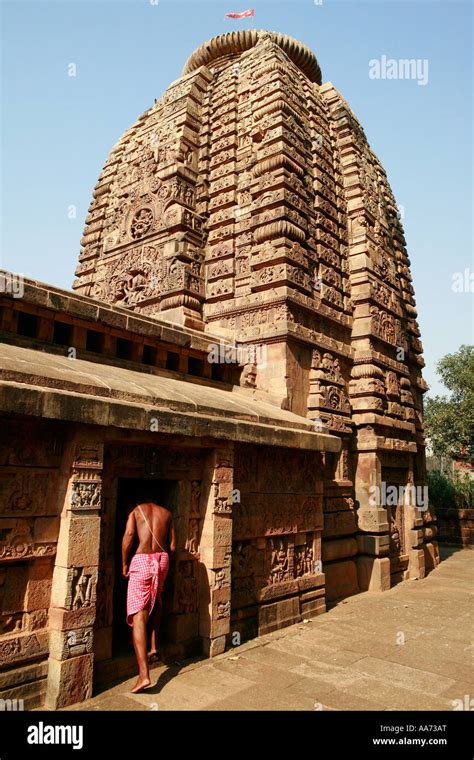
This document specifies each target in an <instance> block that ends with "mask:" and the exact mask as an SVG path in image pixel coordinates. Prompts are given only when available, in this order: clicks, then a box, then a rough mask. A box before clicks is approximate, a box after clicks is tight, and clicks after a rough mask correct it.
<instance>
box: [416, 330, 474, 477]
mask: <svg viewBox="0 0 474 760" xmlns="http://www.w3.org/2000/svg"><path fill="white" fill-rule="evenodd" d="M436 369H437V372H438V374H439V375H440V377H441V380H442V381H443V383H444V385H445V386H446V388H447V389H448V390H449V391H450V395H449V396H435V397H434V398H428V399H427V400H426V403H425V416H424V419H425V427H426V432H427V436H428V439H429V443H430V445H431V448H432V450H433V453H434V454H435V455H436V456H443V455H444V456H446V455H447V456H450V457H453V458H456V459H467V460H469V461H471V462H472V461H473V459H474V346H465V345H463V346H461V347H460V348H459V349H458V351H456V352H455V353H454V354H446V356H444V357H443V358H442V359H441V361H440V362H439V363H438V365H437V368H436Z"/></svg>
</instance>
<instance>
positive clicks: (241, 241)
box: [74, 30, 437, 592]
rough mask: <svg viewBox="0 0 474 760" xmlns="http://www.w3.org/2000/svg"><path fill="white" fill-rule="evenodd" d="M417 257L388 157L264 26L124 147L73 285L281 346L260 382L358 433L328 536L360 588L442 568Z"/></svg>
mask: <svg viewBox="0 0 474 760" xmlns="http://www.w3.org/2000/svg"><path fill="white" fill-rule="evenodd" d="M409 265H410V262H409V259H408V255H407V251H406V247H405V238H404V235H403V229H402V226H401V223H400V218H399V214H398V210H397V206H396V203H395V200H394V198H393V195H392V192H391V190H390V187H389V184H388V182H387V178H386V175H385V172H384V170H383V167H382V166H381V165H380V162H379V161H378V160H377V158H376V156H375V155H374V154H373V152H372V151H371V149H370V147H369V144H368V142H367V139H366V137H365V134H364V131H363V129H362V127H361V126H360V124H359V123H358V121H357V119H356V117H355V116H354V114H353V113H352V111H351V109H350V107H349V106H348V105H347V103H346V101H345V100H344V99H343V97H342V96H341V95H340V94H339V93H338V92H337V90H336V89H335V88H334V87H333V86H332V85H331V84H330V83H328V84H322V83H321V71H320V68H319V65H318V62H317V60H316V58H315V56H314V54H313V53H312V52H311V51H310V50H309V49H308V48H307V47H306V46H304V45H302V44H301V43H299V42H297V41H296V40H293V39H292V38H290V37H288V36H286V35H283V34H278V33H275V32H267V31H255V30H249V31H241V32H233V33H229V34H224V35H220V36H218V37H215V38H213V39H212V40H209V41H208V42H206V43H205V44H203V45H202V46H201V47H199V48H198V49H197V50H196V51H195V52H194V53H193V55H192V56H191V57H190V58H189V60H188V61H187V63H186V65H185V67H184V69H183V73H182V76H181V77H180V79H178V80H177V81H175V82H173V83H172V84H171V85H170V86H169V88H168V89H167V90H166V92H165V93H164V95H163V96H162V97H161V98H159V99H158V100H157V101H156V102H155V103H154V105H153V106H152V107H151V108H150V109H149V110H147V111H146V112H145V113H143V114H142V115H141V116H140V117H139V118H138V120H137V121H136V122H135V124H133V125H132V127H130V129H128V130H127V131H126V132H125V134H124V135H123V137H122V138H121V139H120V140H119V142H118V143H117V145H115V147H114V148H113V149H112V151H111V153H110V156H109V158H108V160H107V161H106V163H105V165H104V169H103V171H102V173H101V175H100V177H99V181H98V183H97V185H96V187H95V190H94V196H93V201H92V203H91V205H90V207H89V214H88V216H87V220H86V229H85V232H84V237H83V239H82V250H81V253H80V257H79V265H78V268H77V270H76V275H77V279H76V280H75V282H74V288H75V289H76V290H77V291H78V292H79V293H81V294H83V295H86V296H91V297H94V298H97V299H99V300H102V301H106V302H108V303H110V304H113V305H118V306H125V307H127V308H129V309H133V310H135V311H137V312H140V313H142V314H144V315H148V316H155V317H159V318H160V319H166V320H169V321H171V322H175V323H179V324H182V325H184V326H185V327H191V328H194V329H197V330H200V331H202V332H203V333H206V331H209V332H211V333H212V334H213V335H214V336H215V335H221V336H222V337H223V338H225V339H230V340H232V341H235V342H236V343H238V344H241V345H247V346H250V347H252V349H255V347H258V348H259V349H263V348H264V352H263V351H261V352H260V356H264V357H265V358H264V361H260V362H257V366H256V367H247V375H246V376H247V377H250V378H251V380H250V382H249V384H250V385H251V386H253V387H254V388H255V389H256V390H257V391H258V390H262V391H266V392H267V393H269V394H271V396H272V398H273V399H274V400H275V401H276V402H277V403H278V404H279V405H280V406H281V407H283V408H286V409H289V410H291V411H293V412H295V413H296V414H299V415H303V416H306V417H309V418H310V419H313V420H314V421H315V426H316V427H317V429H319V430H322V431H325V430H329V431H330V432H331V433H334V434H336V435H338V436H340V437H341V439H342V452H341V454H340V456H339V458H338V459H336V457H335V456H334V455H327V456H326V458H325V479H326V487H325V512H326V517H325V526H326V527H325V531H326V539H327V547H329V549H328V550H327V552H328V553H327V557H329V558H328V563H331V564H328V568H331V570H332V572H333V575H334V577H335V578H338V577H339V576H341V577H343V578H344V579H347V578H348V577H350V582H349V583H348V589H349V592H353V591H355V590H358V589H360V590H363V589H366V588H373V589H384V588H388V587H389V586H390V585H391V583H393V582H395V581H396V580H398V579H400V578H405V577H422V575H423V574H424V572H425V565H428V566H433V565H434V564H436V562H437V549H436V544H435V543H434V542H433V541H432V538H433V536H434V535H435V528H434V526H433V524H432V516H431V515H430V513H429V511H428V510H427V509H425V507H426V506H427V505H425V504H422V503H421V504H420V502H419V500H418V501H417V493H418V494H419V493H421V491H420V490H418V491H417V490H416V489H415V488H409V487H412V486H413V487H415V486H418V487H421V486H423V485H424V483H425V465H424V439H423V428H422V394H423V392H424V391H425V390H426V385H425V383H424V381H423V379H422V376H421V368H422V366H423V359H422V357H421V354H422V346H421V343H420V340H419V335H420V333H419V329H418V325H417V322H416V316H417V312H416V308H415V301H414V297H413V286H412V284H411V276H410V270H409ZM393 486H395V487H396V488H398V490H399V491H400V494H402V495H401V496H400V498H399V499H398V500H395V502H394V503H387V500H386V498H385V496H384V494H387V488H389V487H393ZM400 487H402V488H400ZM403 489H405V490H403ZM339 514H341V515H343V518H344V519H342V518H341V519H340V520H339V521H338V520H337V519H335V515H339ZM342 523H344V525H345V526H346V527H345V528H343V529H342V532H341V528H340V526H341V524H342ZM331 526H332V527H331ZM337 526H339V527H337ZM323 535H324V534H323ZM356 555H357V557H356ZM323 558H324V551H323ZM335 586H337V588H340V584H339V583H338V582H336V581H335Z"/></svg>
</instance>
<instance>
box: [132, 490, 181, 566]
mask: <svg viewBox="0 0 474 760" xmlns="http://www.w3.org/2000/svg"><path fill="white" fill-rule="evenodd" d="M140 509H141V510H142V512H143V514H144V515H145V518H146V520H147V521H148V525H147V523H146V520H145V519H144V517H143V516H142V513H141V511H140ZM133 514H134V517H135V522H136V526H137V534H138V540H139V542H140V543H139V545H138V548H137V551H136V554H151V553H153V552H160V551H167V552H169V551H170V547H169V544H170V543H171V539H172V536H170V532H171V531H170V528H171V525H172V520H171V512H170V511H169V509H166V507H161V506H159V504H154V503H153V502H146V503H144V504H138V505H137V506H136V507H135V509H134V510H133ZM150 528H151V532H152V533H153V535H152V533H151V532H150Z"/></svg>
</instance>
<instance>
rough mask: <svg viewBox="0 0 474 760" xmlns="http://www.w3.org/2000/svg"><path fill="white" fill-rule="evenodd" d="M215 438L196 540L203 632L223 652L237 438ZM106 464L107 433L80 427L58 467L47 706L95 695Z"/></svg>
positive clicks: (211, 649) (210, 646)
mask: <svg viewBox="0 0 474 760" xmlns="http://www.w3.org/2000/svg"><path fill="white" fill-rule="evenodd" d="M209 443H210V442H208V446H209ZM212 444H214V445H213V446H212V448H209V449H208V455H207V458H206V462H205V466H204V471H203V477H202V488H201V499H200V522H201V526H200V538H199V547H198V559H199V570H200V573H199V578H198V594H199V596H198V602H199V603H198V611H199V635H200V637H201V640H202V647H203V651H204V653H205V654H207V655H208V656H210V657H212V656H215V655H217V654H220V653H221V652H223V651H224V649H225V646H226V637H227V635H228V633H229V630H230V610H231V601H230V594H231V578H230V572H231V551H232V489H233V443H230V442H223V443H222V444H221V443H220V442H212V443H211V445H212ZM145 445H146V444H145ZM155 445H156V444H155ZM103 468H104V441H103V432H101V431H100V430H98V431H96V432H94V431H92V430H91V431H87V430H76V432H75V433H74V434H73V435H72V437H71V439H70V440H69V442H67V444H66V446H65V451H64V456H63V461H62V465H61V470H60V478H61V488H62V489H63V491H64V493H65V497H64V506H63V511H62V514H61V525H60V531H59V539H58V548H57V555H56V563H55V568H54V574H53V587H52V592H51V606H50V610H49V629H50V634H49V637H50V640H49V659H48V677H47V689H46V699H45V707H47V708H49V709H58V708H61V707H66V706H68V705H72V704H75V703H77V702H81V701H83V700H85V699H88V698H90V697H91V696H92V686H93V661H94V654H93V650H94V622H95V617H96V601H97V581H98V571H99V563H100V538H101V507H102V480H103Z"/></svg>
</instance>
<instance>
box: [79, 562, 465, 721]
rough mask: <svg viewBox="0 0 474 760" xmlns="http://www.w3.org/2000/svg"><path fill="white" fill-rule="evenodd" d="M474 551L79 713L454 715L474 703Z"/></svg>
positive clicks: (109, 693)
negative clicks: (459, 703) (456, 705)
mask: <svg viewBox="0 0 474 760" xmlns="http://www.w3.org/2000/svg"><path fill="white" fill-rule="evenodd" d="M473 571H474V551H470V550H468V549H464V550H453V551H449V552H447V553H446V554H445V560H444V561H443V562H442V564H441V565H440V567H439V568H438V569H437V570H436V571H435V572H433V573H431V574H430V575H429V576H428V577H427V578H425V579H424V580H421V581H407V582H405V583H404V584H401V585H399V586H397V587H395V588H393V589H391V590H390V591H388V592H385V593H382V594H369V593H364V594H359V595H358V596H354V597H351V598H350V599H347V600H345V601H344V602H342V603H340V604H338V605H337V606H335V607H334V608H333V609H331V610H330V611H329V612H328V613H327V614H325V615H321V616H320V617H318V618H316V619H314V620H312V621H309V622H306V623H301V624H298V625H294V626H291V627H289V628H286V629H284V630H281V631H277V632H276V633H273V634H270V635H267V636H263V637H261V638H259V639H255V640H253V641H251V642H247V643H246V644H244V645H242V646H240V647H238V648H235V649H233V650H232V651H229V652H226V653H225V654H223V655H220V656H219V657H216V658H214V659H212V660H200V661H194V662H191V661H188V662H186V663H182V664H181V665H178V664H176V665H173V666H168V667H165V666H159V667H156V668H155V669H154V670H153V671H152V684H153V685H152V687H151V688H150V689H149V690H147V691H146V692H145V693H142V694H137V695H135V694H133V695H132V694H130V691H129V690H130V688H131V686H132V685H133V683H134V680H135V679H132V680H127V681H123V682H122V683H120V684H118V685H115V686H113V687H111V688H108V689H106V690H104V691H103V692H102V693H100V694H98V695H97V696H95V697H93V698H92V699H90V700H88V701H87V702H83V703H81V704H80V705H77V706H74V708H71V709H76V710H315V709H320V710H321V709H323V710H452V709H453V705H452V701H453V700H456V699H460V700H465V699H466V701H467V700H468V699H469V697H467V698H466V697H465V695H470V697H471V698H473V697H474V673H473V654H474V647H473V638H472V634H473V604H472V602H473V596H474V590H473V583H472V579H473V577H474V572H473Z"/></svg>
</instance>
